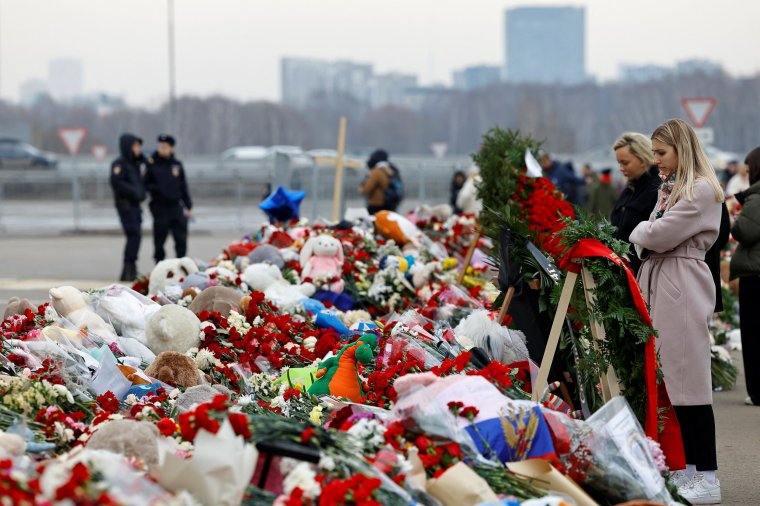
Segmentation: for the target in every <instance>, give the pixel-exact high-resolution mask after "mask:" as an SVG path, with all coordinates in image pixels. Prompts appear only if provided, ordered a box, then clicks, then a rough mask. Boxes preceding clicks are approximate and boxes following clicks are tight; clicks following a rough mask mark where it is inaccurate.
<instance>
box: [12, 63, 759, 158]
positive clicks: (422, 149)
mask: <svg viewBox="0 0 760 506" xmlns="http://www.w3.org/2000/svg"><path fill="white" fill-rule="evenodd" d="M705 96H707V97H715V98H716V99H717V106H716V108H715V110H714V111H713V113H712V116H711V117H710V119H709V121H708V124H707V126H709V127H712V128H713V129H714V131H715V145H716V146H717V147H719V148H721V149H724V150H729V151H734V152H737V153H742V154H743V153H746V152H747V151H749V150H750V149H752V148H754V147H755V146H757V145H758V144H760V121H758V118H760V75H758V76H754V77H747V78H734V77H731V76H729V75H726V74H723V75H703V74H694V75H690V76H672V77H669V78H665V79H662V80H658V81H651V82H646V83H624V82H610V83H587V84H582V85H578V86H560V85H513V84H508V83H503V84H499V85H496V86H493V87H490V88H486V89H481V90H475V91H472V92H468V93H464V92H455V91H451V90H449V91H444V92H440V93H436V94H432V95H430V96H427V97H426V98H423V99H418V102H417V103H416V104H415V107H414V109H412V108H409V107H402V106H385V107H382V108H378V109H369V108H367V107H366V106H365V105H363V104H361V103H359V102H358V101H356V100H355V99H354V98H353V97H351V96H330V97H327V96H324V95H323V96H319V95H316V96H314V97H313V100H312V103H311V104H310V105H309V106H308V107H306V108H303V109H295V108H292V107H289V106H286V105H281V104H277V103H272V102H265V101H248V102H243V101H238V100H234V99H230V98H226V97H222V96H211V97H206V98H199V97H190V96H188V97H181V98H179V99H178V100H177V101H176V103H175V108H174V111H175V113H174V116H175V118H174V124H175V125H176V127H175V128H174V129H173V130H174V131H173V132H171V133H173V134H175V136H176V137H177V139H178V141H179V145H178V148H179V151H180V152H181V153H183V154H219V153H221V152H222V151H224V150H225V149H227V148H230V147H233V146H243V145H263V146H270V145H276V144H291V145H297V146H302V147H303V148H305V149H312V148H332V147H334V146H335V144H336V135H337V126H338V119H339V118H340V116H347V117H348V137H347V146H348V149H349V150H350V151H355V152H361V151H367V150H370V149H372V148H374V147H378V146H382V147H384V148H385V149H387V150H389V151H390V152H391V153H397V154H429V153H430V145H431V144H432V143H436V142H445V143H447V144H448V146H449V150H448V152H449V153H450V154H466V153H471V152H473V151H474V150H476V149H477V147H478V145H479V142H480V139H481V137H482V135H483V134H484V133H485V132H486V131H487V130H488V129H489V128H491V127H493V126H499V127H501V128H509V129H519V130H522V131H524V132H526V133H529V134H530V135H532V136H533V137H534V138H537V139H545V140H546V147H547V148H548V149H549V150H551V151H554V152H562V153H580V152H584V151H587V150H592V149H597V148H606V147H609V146H610V145H611V144H612V142H613V141H614V140H615V138H616V136H617V135H618V134H620V133H621V132H623V131H627V130H636V131H641V132H644V133H649V132H651V131H652V130H654V128H655V127H656V126H657V125H659V124H660V123H661V122H662V121H664V120H665V119H668V118H671V117H683V118H685V117H686V115H685V112H684V111H683V109H682V107H681V99H683V98H686V97H705ZM7 122H25V123H26V124H29V125H30V126H31V131H32V132H33V140H34V142H35V144H36V145H37V146H38V147H39V148H41V149H45V150H49V151H54V152H64V147H63V145H62V144H61V141H60V140H59V139H58V135H57V128H59V127H62V126H81V127H86V128H88V129H89V135H88V137H87V139H86V140H85V144H84V146H83V151H89V147H90V146H91V145H92V144H106V145H108V146H109V148H110V151H111V152H115V150H116V142H117V141H116V139H117V138H118V136H119V135H120V134H121V133H122V132H125V131H132V132H135V133H138V134H139V135H142V136H143V137H144V138H145V139H146V141H148V144H149V145H153V140H154V139H155V137H156V135H158V134H159V133H162V132H166V131H170V130H172V129H171V128H170V126H169V107H168V104H165V105H164V106H162V107H160V108H159V109H157V110H146V109H143V108H137V107H125V108H121V109H117V110H113V111H110V112H107V113H99V112H98V110H97V109H96V108H95V107H91V106H85V105H67V104H61V103H56V102H54V101H52V100H51V99H49V98H43V99H42V100H40V101H38V102H37V103H36V104H35V105H34V106H31V107H21V106H18V105H13V104H9V103H6V102H3V103H0V123H7Z"/></svg>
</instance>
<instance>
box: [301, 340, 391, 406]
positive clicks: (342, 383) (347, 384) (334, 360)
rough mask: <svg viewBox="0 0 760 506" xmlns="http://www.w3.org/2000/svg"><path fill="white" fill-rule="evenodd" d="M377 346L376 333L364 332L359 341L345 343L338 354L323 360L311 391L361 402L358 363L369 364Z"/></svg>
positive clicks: (318, 394)
mask: <svg viewBox="0 0 760 506" xmlns="http://www.w3.org/2000/svg"><path fill="white" fill-rule="evenodd" d="M376 348H377V337H376V336H375V335H374V334H364V335H363V336H362V337H361V338H360V339H359V340H358V341H356V342H353V343H350V344H347V345H345V346H344V347H343V348H341V350H340V352H338V354H337V355H336V356H334V357H331V358H328V359H327V360H325V361H324V362H322V364H321V365H320V366H319V370H318V371H317V380H316V381H315V382H314V383H313V384H312V385H311V386H310V387H309V393H310V394H312V395H316V396H320V395H332V396H335V397H345V398H346V399H349V400H351V401H353V402H361V401H362V397H363V392H362V388H361V381H360V379H359V375H358V373H357V363H358V362H361V363H362V364H369V363H370V362H371V361H372V359H373V358H374V355H375V349H376Z"/></svg>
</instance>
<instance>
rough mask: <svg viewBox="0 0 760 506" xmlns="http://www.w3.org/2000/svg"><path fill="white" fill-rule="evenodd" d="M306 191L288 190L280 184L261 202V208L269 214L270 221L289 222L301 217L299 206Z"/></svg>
mask: <svg viewBox="0 0 760 506" xmlns="http://www.w3.org/2000/svg"><path fill="white" fill-rule="evenodd" d="M305 196H306V192H304V191H297V190H287V189H285V188H283V187H282V186H278V187H277V189H276V190H275V191H273V192H272V193H270V194H269V196H268V197H267V198H266V199H265V200H264V201H263V202H262V203H261V204H259V209H261V210H262V211H264V212H265V213H266V215H267V216H269V223H273V224H274V223H276V222H278V221H280V222H288V221H290V220H297V219H298V218H299V208H300V206H301V201H302V200H303V198H304V197H305Z"/></svg>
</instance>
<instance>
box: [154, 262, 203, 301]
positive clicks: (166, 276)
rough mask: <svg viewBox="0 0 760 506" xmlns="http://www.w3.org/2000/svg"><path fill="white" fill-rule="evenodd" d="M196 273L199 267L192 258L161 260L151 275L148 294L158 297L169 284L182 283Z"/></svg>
mask: <svg viewBox="0 0 760 506" xmlns="http://www.w3.org/2000/svg"><path fill="white" fill-rule="evenodd" d="M194 272H198V266H197V265H196V263H195V262H194V261H193V259H192V258H190V257H183V258H171V259H168V260H161V261H160V262H158V263H157V264H156V266H155V267H153V270H152V271H151V273H150V282H149V283H148V294H149V295H156V294H157V293H158V292H161V291H164V290H165V288H166V286H167V285H169V284H179V283H182V281H183V280H184V279H185V278H186V277H187V276H189V275H190V274H192V273H194ZM181 291H182V290H180V292H181Z"/></svg>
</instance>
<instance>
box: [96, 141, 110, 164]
mask: <svg viewBox="0 0 760 506" xmlns="http://www.w3.org/2000/svg"><path fill="white" fill-rule="evenodd" d="M107 154H108V146H106V145H105V144H94V145H93V146H92V156H94V157H95V159H96V160H97V161H99V162H102V161H103V160H105V159H106V155H107Z"/></svg>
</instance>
